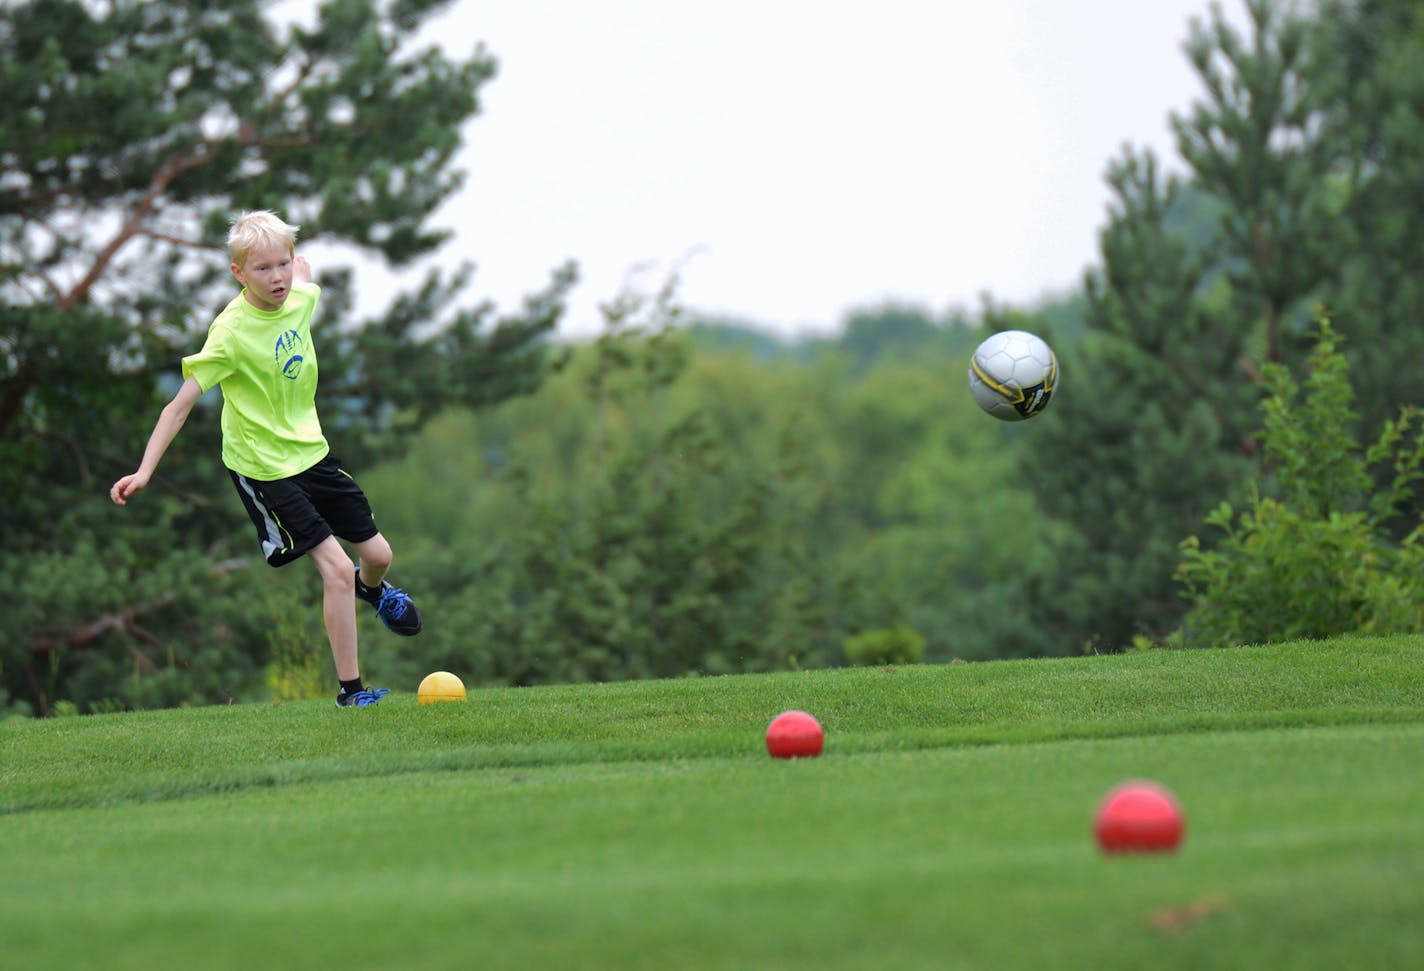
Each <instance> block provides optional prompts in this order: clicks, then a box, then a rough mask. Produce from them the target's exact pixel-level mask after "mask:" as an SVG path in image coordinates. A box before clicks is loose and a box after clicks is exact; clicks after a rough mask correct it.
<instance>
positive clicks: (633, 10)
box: [357, 0, 1244, 337]
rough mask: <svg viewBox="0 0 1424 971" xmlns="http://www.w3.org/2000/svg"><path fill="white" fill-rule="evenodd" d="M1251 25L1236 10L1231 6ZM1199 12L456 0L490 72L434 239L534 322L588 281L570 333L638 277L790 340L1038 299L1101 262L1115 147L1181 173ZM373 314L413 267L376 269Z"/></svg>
mask: <svg viewBox="0 0 1424 971" xmlns="http://www.w3.org/2000/svg"><path fill="white" fill-rule="evenodd" d="M1224 6H1225V9H1226V11H1227V14H1228V16H1229V17H1230V19H1231V20H1232V21H1233V22H1235V23H1240V22H1242V21H1243V20H1244V14H1243V13H1242V12H1241V10H1239V9H1238V7H1240V3H1239V2H1237V0H1227V3H1225V4H1224ZM1207 13H1208V3H1207V0H1085V2H1079V3H1067V2H1062V0H980V2H970V0H873V2H856V3H852V2H848V0H818V2H811V0H718V2H717V3H708V2H701V0H699V2H693V0H499V2H478V0H457V2H456V3H455V4H454V5H453V6H452V7H451V8H450V10H449V11H447V12H446V13H444V14H442V15H441V17H440V19H439V21H438V22H437V24H436V25H435V29H434V30H432V31H430V32H428V33H427V34H424V35H422V36H423V37H426V38H430V39H438V40H439V42H440V43H442V44H444V45H445V46H446V48H447V49H448V51H449V52H450V54H451V55H452V56H458V57H466V56H468V55H469V54H470V53H471V52H472V51H473V49H474V46H475V44H476V43H479V42H483V43H484V44H485V46H486V47H487V49H488V50H489V51H490V52H491V53H492V54H493V55H494V56H495V57H496V58H497V59H498V61H499V74H498V76H497V77H496V78H495V79H494V80H493V81H491V82H490V83H489V84H487V85H486V86H485V88H484V89H483V110H482V112H481V114H480V115H479V116H477V117H476V118H475V119H473V120H472V121H471V123H470V126H469V129H468V131H467V146H466V149H465V151H464V153H463V154H462V156H461V157H460V160H459V165H460V167H461V168H463V169H465V170H466V171H467V172H468V181H467V185H466V188H465V189H464V190H463V192H462V193H461V194H460V195H459V196H458V197H457V198H456V199H454V200H452V201H451V202H450V203H449V204H448V205H447V206H446V207H445V208H443V209H442V210H441V211H440V213H439V216H438V219H437V220H436V221H437V223H438V224H439V225H441V226H446V227H449V228H452V229H454V230H455V231H456V241H455V242H453V243H451V244H450V245H448V246H447V247H446V248H445V249H444V250H442V251H441V253H440V255H439V256H438V257H437V258H436V262H437V263H438V264H440V265H447V266H453V265H454V264H456V263H457V262H459V260H460V259H462V258H463V259H470V260H473V261H474V262H475V263H476V264H477V267H478V269H477V272H476V274H475V278H474V282H473V285H472V288H471V291H470V292H469V293H468V294H467V299H468V298H476V299H491V300H493V301H495V302H496V303H497V304H498V305H499V307H500V308H501V309H502V310H510V311H513V310H516V309H517V308H518V306H519V302H520V299H521V298H522V296H523V295H524V294H526V293H529V292H532V291H534V290H536V289H539V288H541V287H542V286H543V285H544V284H545V283H546V281H547V280H548V276H549V272H550V270H552V269H553V268H554V267H555V266H557V265H558V264H560V263H561V262H563V261H564V260H565V259H568V258H572V259H575V260H576V261H577V262H578V263H579V264H580V269H581V274H582V279H581V282H580V283H579V285H578V287H577V289H576V290H575V291H574V294H573V299H572V302H571V305H570V309H569V313H568V315H567V317H566V319H565V322H564V325H563V327H562V333H564V334H565V335H566V336H571V337H582V336H587V335H591V334H593V333H596V332H597V330H598V326H599V323H600V317H599V314H598V311H597V307H598V304H599V303H600V302H603V301H607V300H608V299H610V298H612V297H613V296H614V295H616V294H617V292H618V291H619V289H620V288H621V286H622V285H623V283H624V282H625V280H627V279H628V277H629V273H630V272H632V271H634V270H635V269H636V268H638V267H640V266H641V267H648V268H647V269H645V270H643V271H641V273H640V275H639V276H638V277H637V279H639V280H640V281H642V282H643V284H644V285H645V286H646V288H652V287H656V286H657V285H658V284H660V283H661V282H662V279H663V277H664V275H665V274H666V273H667V272H669V271H670V270H671V269H673V268H674V267H675V266H679V265H680V266H681V270H680V273H681V280H682V282H681V286H680V288H679V294H680V296H681V301H682V303H683V304H684V305H685V306H687V307H689V308H692V309H695V310H698V311H702V312H706V313H715V314H725V315H728V316H732V317H736V318H740V319H744V320H747V321H750V322H754V323H757V324H760V325H762V326H764V327H766V328H768V329H771V330H773V331H776V332H778V333H781V334H783V335H788V336H789V335H795V334H799V333H806V332H813V331H814V332H828V331H832V330H834V329H835V328H836V326H837V325H838V324H839V323H840V322H841V320H842V319H843V317H844V315H845V313H846V312H847V311H848V310H851V309H853V308H855V307H858V306H864V305H867V304H875V303H878V302H880V301H882V300H884V299H887V298H893V299H897V300H903V301H909V302H914V303H917V304H920V305H923V306H924V307H925V308H926V309H928V310H930V311H931V312H934V313H940V312H943V311H945V310H948V309H949V308H951V307H964V308H968V309H975V308H977V307H978V304H979V295H980V294H981V293H984V292H988V293H990V294H992V295H993V296H994V298H995V299H996V300H998V301H1000V302H1010V303H1015V304H1028V303H1032V302H1034V301H1036V300H1037V299H1039V298H1041V297H1043V296H1045V295H1047V294H1052V293H1061V292H1063V291H1065V290H1068V289H1070V288H1072V287H1074V286H1076V285H1077V284H1078V282H1079V280H1080V278H1081V274H1082V271H1083V270H1084V268H1085V267H1087V266H1088V265H1090V264H1092V263H1095V262H1096V261H1097V231H1098V229H1099V228H1100V227H1101V226H1102V224H1103V222H1104V221H1105V213H1106V205H1107V201H1108V190H1107V188H1106V185H1105V183H1104V181H1103V173H1104V171H1105V169H1106V166H1107V164H1108V162H1109V160H1110V159H1112V158H1113V157H1115V156H1117V155H1118V154H1119V152H1120V151H1121V148H1122V146H1123V145H1124V144H1132V145H1134V146H1138V147H1149V146H1150V147H1152V148H1153V149H1154V150H1155V151H1156V152H1157V153H1158V155H1159V157H1160V158H1162V159H1163V160H1164V161H1167V162H1168V163H1169V166H1174V167H1175V166H1177V164H1178V163H1177V162H1176V151H1175V149H1174V147H1173V144H1172V139H1171V134H1170V131H1169V128H1168V114H1169V112H1171V111H1173V110H1177V111H1181V110H1183V109H1185V108H1186V107H1188V106H1189V105H1190V104H1191V102H1192V101H1193V100H1195V99H1196V98H1197V97H1198V96H1199V93H1200V87H1199V84H1198V81H1197V79H1196V77H1195V75H1194V74H1193V72H1192V70H1191V68H1190V66H1189V65H1188V63H1187V60H1186V56H1185V55H1184V54H1183V52H1182V46H1181V45H1182V42H1183V41H1184V40H1185V39H1186V36H1187V30H1188V23H1189V21H1190V20H1191V18H1193V17H1201V18H1205V17H1206V15H1207ZM359 265H360V272H358V275H357V285H358V288H359V289H358V306H359V307H360V308H361V309H363V310H369V311H371V312H374V311H376V310H377V309H379V308H381V307H383V306H384V303H385V301H386V299H387V298H388V297H389V296H390V295H391V294H392V293H393V292H394V291H395V289H396V288H397V287H399V286H404V285H407V284H408V282H409V281H412V280H414V279H415V277H416V274H408V275H406V276H405V277H402V278H394V277H392V276H391V275H389V274H387V273H385V272H384V271H380V270H374V269H373V264H372V261H371V260H367V259H363V260H362V261H360V264H359Z"/></svg>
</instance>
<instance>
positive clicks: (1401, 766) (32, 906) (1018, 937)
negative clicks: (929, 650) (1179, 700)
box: [0, 724, 1424, 971]
mask: <svg viewBox="0 0 1424 971" xmlns="http://www.w3.org/2000/svg"><path fill="white" fill-rule="evenodd" d="M1421 751H1424V725H1421V724H1396V725H1356V726H1344V727H1322V728H1291V729H1271V730H1258V731H1237V732H1215V733H1202V734H1177V735H1171V736H1147V737H1125V738H1115V739H1087V740H1077V741H1066V742H1052V743H1048V742H1039V743H1018V744H1007V745H982V746H970V747H947V748H939V749H931V750H909V751H867V752H857V753H847V754H839V755H834V756H832V755H829V754H828V755H827V756H825V757H823V758H821V759H817V760H805V761H797V762H781V761H775V760H772V759H769V758H767V757H765V756H764V755H763V756H762V757H760V758H755V759H752V758H743V757H707V758H699V759H689V760H681V759H674V760H666V761H661V762H653V761H648V762H617V761H611V762H605V763H599V762H594V761H588V760H585V761H581V762H573V763H555V764H549V765H544V766H533V767H527V768H502V769H491V770H486V771H477V772H419V773H413V774H409V775H392V776H386V777H382V778H377V779H370V780H359V779H358V780H343V781H327V782H320V783H313V784H307V785H293V786H287V787H283V788H279V789H266V790H256V789H253V790H248V791H244V792H237V793H232V794H228V795H222V796H208V797H199V798H194V799H188V800H183V801H178V802H167V803H161V804H135V803H130V804H125V805H118V806H112V807H106V808H84V809H75V810H40V811H33V812H27V813H17V814H12V815H10V816H7V817H4V818H0V872H6V873H10V874H15V875H18V879H15V880H10V881H5V882H4V883H3V884H0V932H3V934H4V939H5V940H6V942H7V958H10V959H13V960H14V961H15V962H17V963H16V966H17V967H25V968H38V969H44V968H61V967H63V968H66V969H73V968H86V967H96V968H97V967H104V968H110V969H116V971H123V969H129V968H134V969H137V968H145V969H152V968H177V967H192V966H194V965H195V964H197V965H201V966H202V967H205V968H211V969H215V971H222V969H227V968H250V967H264V968H268V969H282V968H299V967H300V968H306V967H312V966H323V965H325V964H329V963H333V962H334V961H336V959H335V958H334V956H333V955H334V953H335V950H336V949H337V947H338V944H337V942H340V941H344V940H350V939H351V937H352V935H353V934H354V935H356V936H357V937H358V938H359V940H360V946H359V948H353V949H350V950H349V951H346V952H343V953H341V954H340V960H339V963H340V964H341V966H343V967H353V968H378V967H419V968H422V969H443V968H450V969H455V968H467V967H473V966H478V967H481V968H531V967H559V968H610V967H617V968H629V969H643V968H646V969H654V968H669V967H677V968H685V969H704V968H706V969H731V968H751V969H756V968H799V967H805V968H811V967H815V968H892V969H893V968H966V969H968V968H996V969H1015V968H1034V969H1042V968H1046V967H1052V968H1055V969H1073V968H1141V967H1144V966H1151V967H1153V968H1154V969H1156V971H1165V969H1177V968H1181V969H1187V968H1191V969H1199V968H1208V967H1210V968H1221V967H1239V968H1262V967H1292V968H1306V969H1308V968H1331V969H1334V968H1339V967H1408V966H1412V965H1411V964H1410V963H1409V959H1410V958H1411V957H1417V956H1418V955H1419V954H1421V953H1424V924H1421V923H1420V922H1419V921H1418V920H1417V919H1416V916H1417V913H1418V912H1419V911H1420V908H1421V907H1424V884H1421V883H1420V881H1418V880H1417V879H1415V876H1414V875H1415V874H1417V873H1418V872H1419V868H1420V867H1421V866H1424V833H1421V828H1420V825H1419V823H1418V814H1417V805H1418V803H1419V798H1420V795H1421V788H1424V783H1421V772H1420V768H1421V755H1420V752H1421ZM1139 776H1151V777H1155V778H1159V779H1161V780H1163V781H1165V782H1167V783H1169V784H1170V785H1172V786H1173V788H1174V790H1175V791H1176V792H1177V794H1178V795H1179V797H1180V798H1181V800H1182V802H1183V805H1184V807H1185V808H1186V812H1187V818H1188V831H1187V837H1186V841H1185V843H1184V845H1183V847H1182V850H1181V851H1180V852H1179V853H1178V854H1175V855H1171V856H1164V857H1136V858H1126V859H1111V858H1104V857H1102V856H1100V855H1099V854H1098V853H1097V851H1096V849H1095V847H1094V845H1093V842H1092V838H1091V814H1092V811H1093V808H1094V806H1095V805H1096V802H1097V800H1098V798H1099V797H1100V796H1101V794H1102V792H1103V791H1105V790H1106V789H1107V788H1108V787H1109V786H1110V785H1112V784H1114V783H1116V782H1118V781H1120V780H1121V779H1123V778H1129V777H1139ZM350 853H354V855H355V856H356V857H357V862H356V863H355V864H350V863H348V862H343V860H342V859H340V858H341V857H342V856H344V855H348V854H350Z"/></svg>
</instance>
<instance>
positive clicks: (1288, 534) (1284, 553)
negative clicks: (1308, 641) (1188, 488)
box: [1177, 319, 1424, 647]
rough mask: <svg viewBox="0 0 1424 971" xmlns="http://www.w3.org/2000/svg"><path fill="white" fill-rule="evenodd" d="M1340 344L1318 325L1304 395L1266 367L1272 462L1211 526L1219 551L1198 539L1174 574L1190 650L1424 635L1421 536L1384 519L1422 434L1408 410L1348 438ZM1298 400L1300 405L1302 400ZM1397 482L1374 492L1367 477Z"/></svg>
mask: <svg viewBox="0 0 1424 971" xmlns="http://www.w3.org/2000/svg"><path fill="white" fill-rule="evenodd" d="M1338 343H1339V338H1338V337H1337V335H1336V334H1335V332H1334V331H1333V329H1332V328H1331V326H1330V322H1329V320H1325V319H1322V320H1321V321H1320V324H1319V331H1318V334H1317V335H1316V346H1315V349H1314V351H1313V353H1312V355H1311V359H1310V375H1309V378H1308V379H1307V382H1306V386H1305V389H1304V393H1303V395H1302V394H1301V393H1300V391H1299V390H1298V389H1297V387H1296V385H1295V383H1294V381H1293V380H1292V379H1291V377H1290V374H1289V372H1288V371H1286V369H1285V368H1283V367H1281V366H1279V365H1269V366H1268V367H1267V368H1266V371H1265V375H1266V381H1267V388H1268V390H1269V392H1270V394H1269V397H1268V398H1267V400H1266V401H1265V402H1264V404H1263V406H1262V409H1263V412H1264V414H1265V423H1264V428H1263V430H1262V433H1261V438H1262V441H1263V443H1264V446H1265V449H1264V450H1265V454H1266V456H1267V459H1268V461H1269V463H1270V469H1271V475H1270V476H1269V477H1268V481H1267V484H1268V485H1270V486H1272V487H1274V491H1275V493H1276V494H1277V496H1278V497H1273V496H1265V495H1262V494H1261V493H1260V491H1259V490H1260V487H1259V486H1258V487H1257V492H1256V494H1255V495H1253V497H1252V500H1251V503H1250V506H1249V507H1248V508H1247V509H1245V510H1242V511H1241V513H1240V514H1239V516H1238V515H1237V514H1236V512H1235V510H1233V509H1232V507H1231V506H1230V505H1229V504H1227V503H1222V504H1221V505H1220V506H1219V507H1218V508H1217V509H1216V510H1215V511H1213V512H1212V513H1211V514H1210V515H1209V516H1208V517H1207V519H1206V524H1207V525H1208V526H1214V527H1216V528H1218V529H1220V530H1221V531H1222V532H1223V533H1224V534H1225V535H1224V538H1223V539H1222V541H1221V542H1220V544H1219V545H1218V546H1217V547H1216V548H1215V549H1207V548H1205V546H1204V545H1203V544H1202V542H1201V541H1200V540H1199V539H1198V538H1197V537H1196V536H1189V537H1188V538H1187V539H1186V540H1184V541H1183V542H1182V545H1181V549H1182V553H1183V557H1184V559H1183V560H1182V562H1181V563H1180V565H1179V566H1178V569H1177V576H1178V578H1179V580H1180V581H1181V583H1182V584H1183V585H1184V586H1185V588H1186V590H1187V598H1188V600H1189V601H1190V603H1191V605H1192V606H1191V609H1190V610H1189V611H1188V613H1187V616H1186V618H1185V622H1184V624H1183V627H1182V630H1181V631H1180V632H1179V633H1180V635H1181V638H1182V642H1183V643H1184V644H1186V645H1187V646H1208V647H1209V646H1223V645H1230V644H1255V643H1267V642H1271V641H1281V640H1291V639H1296V638H1324V637H1329V636H1332V635H1335V634H1342V633H1351V632H1355V631H1361V630H1367V631H1371V632H1374V633H1398V632H1404V631H1410V630H1420V629H1421V624H1424V614H1421V609H1420V607H1418V606H1416V605H1418V604H1420V603H1421V602H1422V601H1424V579H1421V577H1424V574H1421V572H1420V570H1419V569H1418V566H1419V565H1420V562H1421V560H1424V550H1421V548H1420V540H1419V531H1418V530H1416V531H1415V533H1413V534H1411V535H1410V537H1409V538H1407V539H1406V540H1405V541H1404V543H1403V544H1395V543H1393V542H1391V540H1390V538H1389V522H1390V519H1391V518H1392V517H1393V516H1394V515H1395V513H1396V510H1398V509H1399V508H1401V507H1402V506H1403V504H1404V503H1405V502H1406V501H1407V500H1408V499H1409V498H1411V496H1412V494H1413V484H1414V482H1415V481H1417V480H1418V478H1419V477H1420V464H1421V460H1424V434H1421V433H1419V432H1416V433H1415V435H1414V440H1413V442H1412V444H1407V443H1406V442H1405V438H1406V436H1407V434H1408V433H1409V431H1410V429H1411V426H1412V425H1413V423H1414V418H1415V412H1414V411H1413V409H1409V408H1406V409H1404V411H1403V412H1402V413H1401V415H1400V418H1399V420H1398V421H1395V422H1389V423H1387V424H1386V426H1385V428H1384V430H1383V432H1382V433H1381V434H1380V437H1379V439H1378V440H1377V441H1376V443H1375V444H1374V445H1372V446H1371V447H1369V448H1368V449H1363V448H1361V446H1360V445H1359V444H1358V443H1357V441H1356V439H1355V437H1354V436H1353V434H1352V433H1351V431H1350V429H1351V425H1352V424H1353V421H1354V418H1355V415H1354V413H1353V411H1352V409H1351V404H1352V401H1353V391H1352V388H1351V386H1350V382H1349V375H1348V367H1347V365H1346V362H1345V359H1344V357H1343V355H1341V353H1340V352H1339V350H1338ZM1298 398H1300V399H1303V400H1300V401H1298V400H1297V399H1298ZM1384 465H1388V466H1389V467H1390V468H1391V469H1392V478H1391V479H1390V480H1389V481H1388V483H1387V484H1385V486H1384V487H1383V488H1380V489H1376V488H1375V487H1374V485H1373V483H1374V481H1375V480H1374V478H1373V477H1372V475H1371V471H1372V469H1374V468H1376V467H1379V466H1384Z"/></svg>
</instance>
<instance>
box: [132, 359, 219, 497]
mask: <svg viewBox="0 0 1424 971" xmlns="http://www.w3.org/2000/svg"><path fill="white" fill-rule="evenodd" d="M202 394H203V389H202V387H201V386H200V385H199V384H198V379H197V378H189V379H188V380H186V381H184V382H183V387H181V388H179V389H178V393H177V394H175V395H174V396H173V400H172V401H170V402H168V404H166V405H164V406H163V411H162V412H161V413H160V414H159V416H158V424H156V425H154V426H153V434H152V435H150V436H148V446H147V447H146V448H145V449H144V450H143V461H142V462H140V463H139V466H138V471H137V472H131V473H129V474H128V475H126V476H124V477H123V478H122V479H120V480H119V481H118V482H115V483H114V484H113V485H112V486H111V487H110V488H109V498H110V499H112V500H114V502H116V503H118V504H119V505H121V506H126V505H128V498H129V496H131V495H133V494H134V493H135V492H138V491H139V490H140V489H142V488H143V487H144V486H146V485H148V480H149V479H151V478H153V472H154V470H155V469H157V468H158V460H159V459H161V458H163V453H164V452H166V451H168V446H169V445H171V444H173V439H175V438H177V437H178V430H179V429H181V428H182V427H183V422H185V421H187V420H188V412H190V411H192V410H193V403H194V402H195V401H197V400H198V399H199V398H200V397H202Z"/></svg>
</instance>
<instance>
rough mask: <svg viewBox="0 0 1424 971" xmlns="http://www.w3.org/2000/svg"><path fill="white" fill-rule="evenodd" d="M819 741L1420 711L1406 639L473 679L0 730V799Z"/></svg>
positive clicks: (850, 744) (74, 802)
mask: <svg viewBox="0 0 1424 971" xmlns="http://www.w3.org/2000/svg"><path fill="white" fill-rule="evenodd" d="M788 708H804V709H806V710H809V711H811V712H812V713H813V714H815V715H816V716H817V718H819V719H820V721H821V723H822V725H823V726H824V727H825V729H826V733H827V753H828V754H836V753H840V754H850V753H855V752H877V751H893V750H908V749H923V748H936V747H941V746H957V745H972V744H977V745H984V744H996V743H1005V742H1023V743H1027V742H1034V741H1044V740H1052V739H1074V738H1093V737H1119V736H1134V735H1147V734H1180V733H1191V732H1198V731H1205V730H1217V731H1221V730H1231V729H1234V728H1269V727H1289V726H1295V725H1330V724H1336V725H1343V724H1362V723H1390V722H1403V723H1408V722H1415V721H1419V720H1421V719H1424V639H1421V638H1403V637H1399V638H1372V639H1363V638H1362V639H1344V640H1339V641H1332V642H1328V643H1324V644H1321V643H1296V644H1286V645H1274V646H1270V647H1258V648H1244V649H1232V650H1220V651H1195V652H1169V651H1150V652H1144V653H1137V654H1128V655H1112V656H1102V657H1085V658H1071V659H1055V660H1025V661H1003V662H988V663H977V664H962V665H921V666H911V667H903V668H898V669H878V668H873V669H864V668H862V669H838V670H830V671H811V672H798V673H786V674H769V675H748V676H736V677H718V678H685V679H678V680H668V681H651V682H624V683H618V684H602V685H568V686H550V687H541V688H496V689H479V688H478V687H474V690H472V691H471V693H470V700H469V701H468V702H466V703H465V704H445V705H433V706H419V705H417V704H416V703H415V698H414V695H413V694H396V695H392V696H390V697H388V698H387V699H386V700H385V701H384V702H383V703H382V704H381V705H380V706H379V707H376V708H368V709H362V710H359V711H340V710H337V709H335V707H334V706H332V705H331V703H330V702H305V703H297V704H286V705H280V706H278V705H271V704H245V705H234V706H229V707H210V708H198V709H188V710H179V711H155V712H138V713H125V714H116V715H103V716H92V717H83V718H68V719H46V720H43V721H10V722H6V723H4V726H3V728H0V812H4V813H13V812H20V811H25V810H29V809H36V808H46V807H60V806H86V805H108V804H114V803H116V802H122V801H127V800H161V799H173V798H182V797H187V796H192V795H198V794H202V793H209V792H230V791H236V790H241V789H244V788H252V787H270V786H280V785H292V784H299V783H307V782H314V781H321V780H324V779H341V778H349V777H353V776H360V777H364V778H371V777H374V776H381V775H390V774H400V773H410V772H420V771H440V770H463V769H479V768H498V767H506V766H526V767H532V766H543V765H558V764H570V763H580V762H610V761H611V762H619V761H649V760H651V761H660V760H668V759H695V758H716V757H729V756H739V757H756V756H758V755H762V756H763V757H764V749H763V733H764V731H765V727H766V725H767V723H768V722H769V721H770V719H771V718H772V717H774V716H775V715H776V714H777V713H778V712H780V711H783V710H785V709H788Z"/></svg>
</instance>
